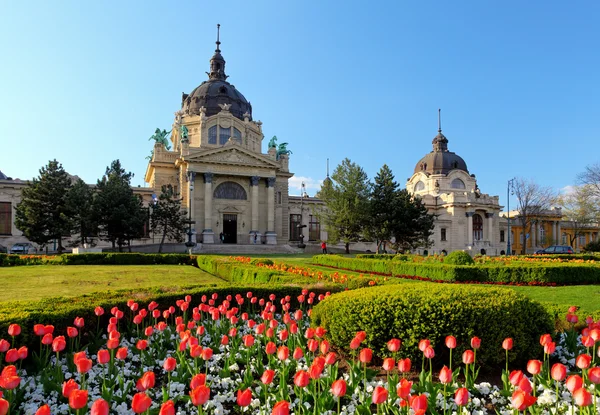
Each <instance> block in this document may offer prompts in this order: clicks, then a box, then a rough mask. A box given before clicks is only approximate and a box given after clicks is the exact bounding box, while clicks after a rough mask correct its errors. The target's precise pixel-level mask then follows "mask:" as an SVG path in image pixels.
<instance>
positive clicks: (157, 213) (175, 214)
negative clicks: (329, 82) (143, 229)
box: [150, 186, 187, 252]
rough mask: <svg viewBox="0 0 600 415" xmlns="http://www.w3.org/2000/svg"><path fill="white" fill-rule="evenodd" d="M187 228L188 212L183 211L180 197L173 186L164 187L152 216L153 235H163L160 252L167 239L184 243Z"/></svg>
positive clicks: (153, 207) (159, 247) (153, 208)
mask: <svg viewBox="0 0 600 415" xmlns="http://www.w3.org/2000/svg"><path fill="white" fill-rule="evenodd" d="M186 227H187V219H186V212H185V211H184V210H182V209H181V199H180V198H179V195H178V194H175V193H174V191H173V187H172V186H163V187H162V188H161V194H160V196H159V197H158V200H157V201H156V203H155V204H154V206H152V212H151V214H150V228H151V229H152V233H154V234H156V235H162V236H161V239H160V245H159V246H158V252H162V248H163V244H164V243H165V239H166V238H167V237H168V238H169V239H172V240H175V241H177V242H183V240H184V239H185V238H184V235H185V232H186Z"/></svg>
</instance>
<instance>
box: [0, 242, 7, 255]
mask: <svg viewBox="0 0 600 415" xmlns="http://www.w3.org/2000/svg"><path fill="white" fill-rule="evenodd" d="M6 253H8V249H7V248H6V247H5V246H4V245H1V244H0V254H6Z"/></svg>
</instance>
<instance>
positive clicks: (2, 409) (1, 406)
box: [0, 398, 50, 415]
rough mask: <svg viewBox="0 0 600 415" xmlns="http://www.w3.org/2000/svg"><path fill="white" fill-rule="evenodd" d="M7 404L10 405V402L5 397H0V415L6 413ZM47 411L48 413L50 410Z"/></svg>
mask: <svg viewBox="0 0 600 415" xmlns="http://www.w3.org/2000/svg"><path fill="white" fill-rule="evenodd" d="M9 406H10V404H9V403H8V401H7V400H6V399H2V398H0V415H6V414H7V413H8V409H9ZM44 406H48V405H44ZM40 409H41V408H40ZM42 413H44V412H42ZM48 413H50V412H48Z"/></svg>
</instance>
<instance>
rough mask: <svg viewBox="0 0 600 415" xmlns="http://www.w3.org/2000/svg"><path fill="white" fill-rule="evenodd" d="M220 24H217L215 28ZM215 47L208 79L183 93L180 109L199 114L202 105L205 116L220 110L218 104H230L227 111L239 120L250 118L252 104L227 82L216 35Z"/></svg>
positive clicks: (223, 61) (219, 43)
mask: <svg viewBox="0 0 600 415" xmlns="http://www.w3.org/2000/svg"><path fill="white" fill-rule="evenodd" d="M219 26H220V25H218V26H217V28H218V27H219ZM216 43H217V49H215V54H214V55H213V56H212V58H210V72H207V74H208V81H204V82H202V83H201V84H200V86H198V87H197V88H196V89H194V90H193V91H192V92H191V93H190V94H186V93H184V94H183V96H182V97H181V109H182V110H183V112H184V113H188V114H199V113H200V108H202V107H204V109H205V111H204V113H205V114H206V116H207V117H210V116H211V115H215V114H217V113H218V112H219V111H221V107H220V105H223V104H227V105H230V107H229V111H230V112H231V113H232V114H233V115H234V116H235V117H237V118H239V119H240V120H243V119H244V115H245V114H247V116H248V118H249V119H250V120H252V105H250V103H249V102H248V101H246V98H245V97H244V96H243V95H242V93H241V92H240V91H238V90H237V89H235V87H234V86H233V85H231V84H230V83H229V82H227V78H228V76H227V75H226V74H225V59H223V56H222V55H221V49H219V46H220V45H221V42H220V41H219V37H218V35H217V42H216Z"/></svg>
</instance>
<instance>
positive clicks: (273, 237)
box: [266, 177, 277, 245]
mask: <svg viewBox="0 0 600 415" xmlns="http://www.w3.org/2000/svg"><path fill="white" fill-rule="evenodd" d="M266 236H267V244H268V245H276V244H277V233H276V232H275V177H267V233H266Z"/></svg>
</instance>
